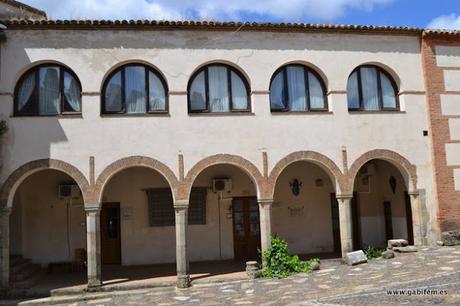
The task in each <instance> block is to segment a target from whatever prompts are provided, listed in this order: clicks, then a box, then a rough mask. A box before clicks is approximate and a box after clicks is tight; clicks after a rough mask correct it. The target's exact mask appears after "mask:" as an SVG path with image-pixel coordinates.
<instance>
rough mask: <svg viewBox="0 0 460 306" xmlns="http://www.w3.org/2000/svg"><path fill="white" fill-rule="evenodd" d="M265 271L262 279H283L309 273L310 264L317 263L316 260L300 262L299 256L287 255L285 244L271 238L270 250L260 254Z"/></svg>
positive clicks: (277, 238)
mask: <svg viewBox="0 0 460 306" xmlns="http://www.w3.org/2000/svg"><path fill="white" fill-rule="evenodd" d="M262 260H263V262H264V266H265V269H264V271H263V272H262V276H263V277H275V278H285V277H288V276H289V275H292V274H294V273H299V272H311V269H310V264H311V263H312V262H319V259H318V258H314V259H311V260H309V261H302V260H300V258H299V256H292V255H289V253H288V245H287V242H286V241H284V240H283V239H281V238H279V237H272V238H271V248H270V249H269V250H267V251H265V252H264V254H262Z"/></svg>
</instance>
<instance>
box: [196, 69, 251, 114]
mask: <svg viewBox="0 0 460 306" xmlns="http://www.w3.org/2000/svg"><path fill="white" fill-rule="evenodd" d="M188 108H189V112H190V113H226V112H244V111H250V103H249V86H248V84H247V82H246V80H245V78H244V77H243V76H242V75H241V73H240V72H239V71H237V70H236V69H234V68H233V67H230V66H228V65H223V64H212V65H208V66H206V67H203V68H201V69H200V70H198V71H197V72H196V73H195V74H194V75H193V76H192V78H191V79H190V83H189V88H188Z"/></svg>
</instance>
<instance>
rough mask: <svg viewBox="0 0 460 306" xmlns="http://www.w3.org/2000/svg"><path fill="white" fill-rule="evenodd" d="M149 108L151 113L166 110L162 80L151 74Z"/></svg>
mask: <svg viewBox="0 0 460 306" xmlns="http://www.w3.org/2000/svg"><path fill="white" fill-rule="evenodd" d="M149 108H150V110H151V111H164V110H166V94H165V89H164V87H163V83H162V82H161V80H160V79H159V78H158V77H157V76H156V75H155V74H154V73H153V72H149Z"/></svg>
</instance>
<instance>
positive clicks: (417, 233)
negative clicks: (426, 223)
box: [409, 191, 423, 245]
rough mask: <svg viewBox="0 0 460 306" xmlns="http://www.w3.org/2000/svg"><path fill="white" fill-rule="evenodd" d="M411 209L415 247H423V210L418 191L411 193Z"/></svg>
mask: <svg viewBox="0 0 460 306" xmlns="http://www.w3.org/2000/svg"><path fill="white" fill-rule="evenodd" d="M409 196H410V207H411V211H412V229H413V232H414V245H423V237H422V210H421V207H420V206H421V205H420V194H419V193H418V191H412V192H409Z"/></svg>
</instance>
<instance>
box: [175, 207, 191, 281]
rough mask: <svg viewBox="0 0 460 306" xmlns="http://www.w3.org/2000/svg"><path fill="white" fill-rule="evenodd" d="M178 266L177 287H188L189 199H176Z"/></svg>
mask: <svg viewBox="0 0 460 306" xmlns="http://www.w3.org/2000/svg"><path fill="white" fill-rule="evenodd" d="M174 210H175V212H176V267H177V287H178V288H187V287H189V286H190V275H189V271H188V258H187V226H188V201H176V202H175V203H174Z"/></svg>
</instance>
